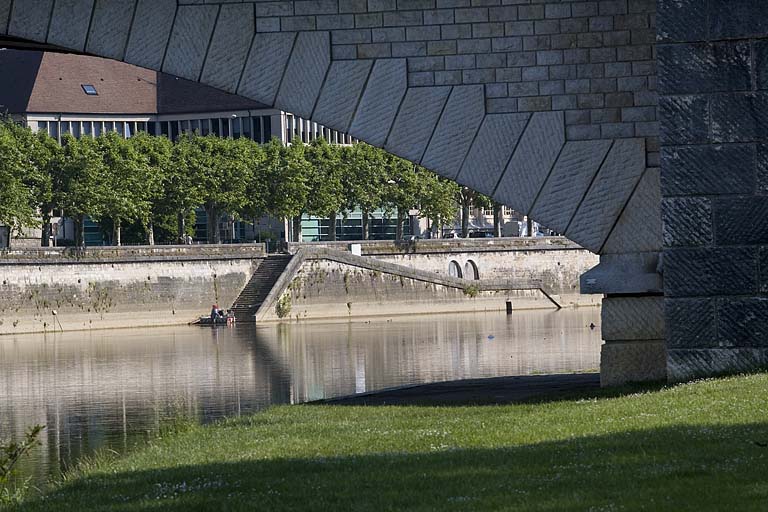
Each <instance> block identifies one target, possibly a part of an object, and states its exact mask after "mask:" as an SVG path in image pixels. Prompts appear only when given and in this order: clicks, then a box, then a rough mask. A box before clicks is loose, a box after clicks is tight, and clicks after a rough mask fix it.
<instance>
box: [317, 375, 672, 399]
mask: <svg viewBox="0 0 768 512" xmlns="http://www.w3.org/2000/svg"><path fill="white" fill-rule="evenodd" d="M668 386H669V385H668V384H667V383H666V382H663V381H659V382H647V383H636V384H627V385H624V386H616V387H611V388H601V387H600V374H598V373H571V374H555V375H524V376H515V377H494V378H488V379H465V380H455V381H448V382H436V383H430V384H421V385H416V386H403V387H398V388H392V389H384V390H380V391H373V392H370V393H361V394H357V395H348V396H342V397H337V398H328V399H324V400H317V401H314V402H309V403H307V404H305V405H346V406H357V405H364V406H426V407H433V406H443V407H450V406H455V407H463V406H470V405H504V404H513V403H545V402H558V401H563V400H590V399H596V398H618V397H621V396H626V395H630V394H636V393H643V392H650V391H659V390H661V389H663V388H665V387H668Z"/></svg>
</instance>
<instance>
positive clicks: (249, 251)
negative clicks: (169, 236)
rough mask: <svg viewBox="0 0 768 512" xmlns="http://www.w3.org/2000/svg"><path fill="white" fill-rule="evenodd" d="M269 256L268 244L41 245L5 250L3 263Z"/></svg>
mask: <svg viewBox="0 0 768 512" xmlns="http://www.w3.org/2000/svg"><path fill="white" fill-rule="evenodd" d="M266 256H267V251H266V246H265V245H264V244H231V245H230V244H221V245H208V244H206V245H151V246H150V245H142V246H122V247H115V246H104V247H86V248H85V249H78V248H74V247H40V248H37V249H6V250H2V251H0V265H30V264H33V265H56V264H62V263H64V264H72V263H106V262H108V263H121V262H130V263H132V262H150V261H196V260H197V261H199V260H227V259H230V260H231V259H254V258H265V257H266Z"/></svg>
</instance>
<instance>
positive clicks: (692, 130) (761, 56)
mask: <svg viewBox="0 0 768 512" xmlns="http://www.w3.org/2000/svg"><path fill="white" fill-rule="evenodd" d="M658 5H659V27H658V50H657V51H658V63H659V78H658V87H659V93H660V95H661V101H660V117H661V119H662V125H663V129H662V132H661V145H662V149H661V164H662V165H661V169H662V172H661V194H662V198H663V199H662V200H663V220H664V230H663V234H664V262H665V268H664V281H665V290H664V291H665V301H664V302H665V305H664V311H665V317H666V321H667V325H668V326H669V328H668V331H667V342H668V349H669V351H668V352H669V356H668V357H669V372H670V377H671V378H672V379H675V380H682V379H689V378H692V377H697V376H701V375H711V374H713V373H719V372H729V371H740V370H747V369H752V368H755V367H759V366H765V365H766V364H768V336H766V328H765V326H766V325H768V296H766V292H768V287H766V285H765V283H766V282H767V281H768V279H767V278H766V275H767V271H766V268H768V264H767V263H766V262H767V261H768V259H766V258H765V254H766V252H765V251H766V247H765V246H766V245H768V230H767V229H766V227H765V226H766V220H767V219H766V216H767V215H768V213H766V212H768V197H766V190H768V189H766V186H765V183H766V169H767V168H768V167H767V166H766V162H768V160H766V158H765V155H766V152H765V147H764V145H765V144H766V143H767V142H768V124H766V119H768V96H766V94H765V93H764V92H763V91H764V90H765V89H766V87H768V84H767V83H766V77H768V24H767V23H766V21H765V20H766V19H768V4H766V3H765V2H763V1H760V0H741V1H738V2H734V1H729V0H709V1H706V2H702V1H692V0H682V1H681V0H660V1H659V4H658Z"/></svg>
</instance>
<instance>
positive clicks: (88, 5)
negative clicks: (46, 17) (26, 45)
mask: <svg viewBox="0 0 768 512" xmlns="http://www.w3.org/2000/svg"><path fill="white" fill-rule="evenodd" d="M92 9H93V0H57V2H56V5H55V6H54V7H53V18H52V19H51V28H50V29H49V30H48V42H49V43H51V44H54V45H57V46H62V47H64V48H72V49H75V50H78V51H83V49H84V48H85V38H86V36H87V34H88V25H89V24H90V22H91V10H92ZM1 18H2V16H0V19H1Z"/></svg>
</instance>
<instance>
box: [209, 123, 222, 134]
mask: <svg viewBox="0 0 768 512" xmlns="http://www.w3.org/2000/svg"><path fill="white" fill-rule="evenodd" d="M211 133H212V134H214V135H215V136H217V137H218V136H219V135H221V125H220V124H219V120H218V119H211Z"/></svg>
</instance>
